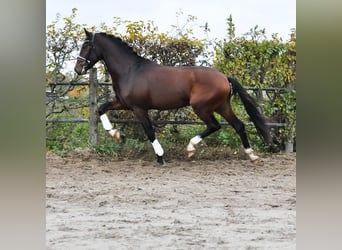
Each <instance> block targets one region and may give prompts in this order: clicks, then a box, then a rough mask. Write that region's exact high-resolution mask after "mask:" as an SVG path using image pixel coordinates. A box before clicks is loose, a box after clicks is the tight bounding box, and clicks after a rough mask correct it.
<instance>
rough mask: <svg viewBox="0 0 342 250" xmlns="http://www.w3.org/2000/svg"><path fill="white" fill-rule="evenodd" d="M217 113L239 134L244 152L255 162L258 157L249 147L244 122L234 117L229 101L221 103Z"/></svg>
mask: <svg viewBox="0 0 342 250" xmlns="http://www.w3.org/2000/svg"><path fill="white" fill-rule="evenodd" d="M217 113H219V114H220V115H221V116H223V117H224V118H225V119H226V120H227V122H228V123H229V124H230V125H232V127H233V128H234V129H235V131H236V133H237V134H238V135H239V136H240V139H241V142H242V145H243V147H244V150H245V153H246V154H247V155H248V156H249V158H250V160H251V161H252V162H256V161H257V160H258V159H259V157H258V156H257V155H255V154H254V151H253V149H252V148H251V147H250V144H249V141H248V138H247V133H246V129H245V124H244V123H243V122H242V121H241V120H240V119H238V118H237V117H236V115H235V114H234V112H233V110H232V109H231V107H230V105H229V103H225V104H224V105H222V106H221V107H220V108H219V109H218V110H217Z"/></svg>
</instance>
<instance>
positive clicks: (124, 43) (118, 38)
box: [99, 32, 147, 60]
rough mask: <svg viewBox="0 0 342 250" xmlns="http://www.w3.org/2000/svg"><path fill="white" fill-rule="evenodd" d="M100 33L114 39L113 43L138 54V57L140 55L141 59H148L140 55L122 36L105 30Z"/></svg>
mask: <svg viewBox="0 0 342 250" xmlns="http://www.w3.org/2000/svg"><path fill="white" fill-rule="evenodd" d="M99 34H100V35H102V36H104V37H106V38H108V39H109V40H110V41H112V42H113V43H115V44H117V45H119V46H121V47H122V48H123V49H124V50H126V51H127V52H128V53H132V54H134V55H136V56H137V57H139V58H141V59H144V60H147V59H145V58H143V57H141V56H140V55H138V54H137V53H136V52H135V51H134V50H133V48H132V47H131V46H130V45H128V44H127V43H126V42H125V41H123V40H122V39H121V38H120V37H116V36H114V35H111V34H107V33H105V32H100V33H99Z"/></svg>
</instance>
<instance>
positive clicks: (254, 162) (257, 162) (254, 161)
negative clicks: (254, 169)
mask: <svg viewBox="0 0 342 250" xmlns="http://www.w3.org/2000/svg"><path fill="white" fill-rule="evenodd" d="M251 162H252V163H253V164H254V165H259V159H255V160H251Z"/></svg>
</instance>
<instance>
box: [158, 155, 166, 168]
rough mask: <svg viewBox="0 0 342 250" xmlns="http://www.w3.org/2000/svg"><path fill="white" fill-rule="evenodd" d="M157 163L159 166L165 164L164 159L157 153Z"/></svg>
mask: <svg viewBox="0 0 342 250" xmlns="http://www.w3.org/2000/svg"><path fill="white" fill-rule="evenodd" d="M157 163H158V164H159V166H164V165H165V161H164V159H163V156H159V155H157Z"/></svg>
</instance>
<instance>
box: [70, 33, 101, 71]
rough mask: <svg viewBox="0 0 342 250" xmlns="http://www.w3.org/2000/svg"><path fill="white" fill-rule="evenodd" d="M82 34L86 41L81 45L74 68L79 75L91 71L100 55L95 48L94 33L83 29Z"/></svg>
mask: <svg viewBox="0 0 342 250" xmlns="http://www.w3.org/2000/svg"><path fill="white" fill-rule="evenodd" d="M84 32H85V34H86V41H85V42H84V43H83V45H82V48H81V51H80V55H79V56H78V57H77V61H76V65H75V68H74V70H75V71H76V73H77V74H79V75H82V74H85V73H86V72H87V70H88V69H91V68H92V67H93V66H94V65H95V63H97V62H98V61H99V60H100V54H99V52H98V51H97V48H96V46H95V33H92V32H88V31H87V30H86V29H84Z"/></svg>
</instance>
